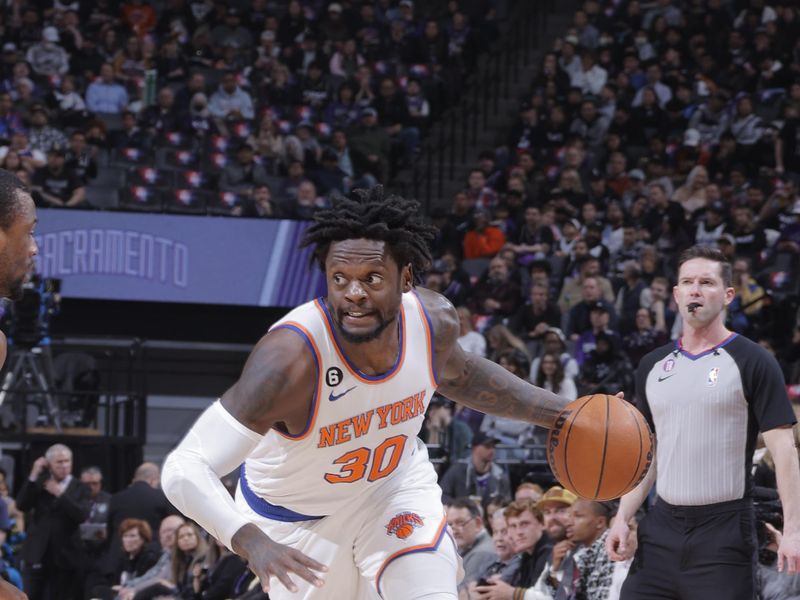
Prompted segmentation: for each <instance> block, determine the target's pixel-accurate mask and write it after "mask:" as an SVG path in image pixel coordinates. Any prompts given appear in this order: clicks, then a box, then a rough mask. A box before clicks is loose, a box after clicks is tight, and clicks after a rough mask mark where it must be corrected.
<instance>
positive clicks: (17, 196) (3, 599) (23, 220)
mask: <svg viewBox="0 0 800 600" xmlns="http://www.w3.org/2000/svg"><path fill="white" fill-rule="evenodd" d="M35 226H36V207H35V206H34V204H33V199H32V198H31V195H30V192H28V190H27V189H26V188H25V185H23V183H22V182H21V181H20V180H19V179H17V177H16V176H15V175H14V174H13V173H11V172H9V171H6V170H5V169H0V296H3V297H5V298H11V299H12V300H18V299H19V298H21V297H22V286H23V284H24V283H25V280H26V279H27V278H28V277H29V275H30V273H32V272H33V257H34V256H36V254H37V253H38V248H37V247H36V242H35V241H34V239H33V229H34V227H35ZM6 353H7V348H6V336H5V335H4V334H3V332H1V331H0V366H2V365H3V363H4V362H5V360H6ZM23 598H27V596H26V595H25V594H23V593H22V592H21V591H20V590H18V589H17V588H16V587H14V586H13V585H11V584H10V583H8V582H7V581H5V580H4V579H2V578H0V600H20V599H23Z"/></svg>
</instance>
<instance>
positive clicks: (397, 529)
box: [386, 512, 425, 540]
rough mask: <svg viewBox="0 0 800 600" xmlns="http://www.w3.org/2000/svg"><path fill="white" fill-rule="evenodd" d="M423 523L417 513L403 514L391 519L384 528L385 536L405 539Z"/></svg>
mask: <svg viewBox="0 0 800 600" xmlns="http://www.w3.org/2000/svg"><path fill="white" fill-rule="evenodd" d="M424 524H425V522H424V521H423V520H422V517H420V516H419V515H418V514H417V513H412V512H403V513H399V514H397V515H395V516H394V517H392V520H391V521H389V524H388V525H387V526H386V535H396V536H397V537H398V538H400V539H401V540H404V539H406V538H407V537H408V536H410V535H411V534H412V533H414V529H415V528H416V527H422V526H423V525H424Z"/></svg>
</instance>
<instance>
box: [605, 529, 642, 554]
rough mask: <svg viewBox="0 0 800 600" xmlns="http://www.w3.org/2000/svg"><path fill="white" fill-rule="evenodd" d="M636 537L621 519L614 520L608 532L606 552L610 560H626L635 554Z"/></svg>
mask: <svg viewBox="0 0 800 600" xmlns="http://www.w3.org/2000/svg"><path fill="white" fill-rule="evenodd" d="M636 546H637V540H636V535H635V534H634V532H633V531H631V528H630V527H628V524H627V523H626V522H625V521H623V520H622V519H615V520H614V524H613V525H612V526H611V527H610V528H609V530H608V537H607V538H606V552H608V557H609V558H610V559H611V560H628V559H629V558H632V557H633V555H634V554H635V553H636Z"/></svg>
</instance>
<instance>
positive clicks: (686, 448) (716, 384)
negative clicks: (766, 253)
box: [606, 246, 800, 600]
mask: <svg viewBox="0 0 800 600" xmlns="http://www.w3.org/2000/svg"><path fill="white" fill-rule="evenodd" d="M673 295H674V297H675V301H676V302H677V304H678V309H679V310H680V314H681V316H682V317H683V322H684V326H683V336H682V337H681V339H680V340H678V342H677V343H672V344H668V345H666V346H663V347H661V348H659V349H657V350H654V351H653V352H651V353H650V354H648V355H647V356H645V357H644V358H643V359H642V360H641V362H640V364H639V368H638V371H637V374H636V394H637V399H638V402H639V407H640V408H641V410H642V412H643V414H644V415H645V417H646V418H647V420H648V421H649V422H650V426H651V427H652V428H653V431H654V432H655V434H656V437H657V440H658V444H657V450H656V456H655V460H654V462H653V468H652V469H650V472H649V474H648V476H647V477H646V479H645V480H644V481H643V482H642V483H641V484H640V485H639V486H638V487H637V488H636V489H634V490H633V491H632V492H630V493H628V494H627V495H625V496H624V497H623V498H622V502H621V504H620V508H619V513H618V517H619V518H617V519H615V521H614V526H613V527H612V528H611V530H610V532H609V535H608V539H607V541H606V548H607V550H608V552H609V556H610V557H611V558H612V559H613V560H625V559H628V558H630V557H632V556H634V552H635V558H634V561H633V564H632V565H631V569H630V572H629V574H628V577H627V579H626V581H625V584H624V585H623V588H622V594H621V599H622V600H634V599H635V600H650V599H653V600H656V599H658V600H661V599H675V600H695V599H696V600H701V599H702V600H707V599H709V598H724V599H725V600H752V599H753V598H755V597H756V590H755V583H754V577H753V574H754V571H755V568H756V561H755V558H756V546H757V544H756V536H755V527H754V515H753V503H752V499H751V490H752V482H751V480H750V465H751V463H752V458H753V448H754V446H755V442H756V436H757V435H758V433H759V432H761V433H762V434H763V436H764V442H765V443H766V445H767V448H768V449H769V451H770V452H771V453H772V456H773V457H774V459H775V472H776V475H777V480H778V491H779V493H780V497H781V501H782V503H783V516H784V537H783V540H782V541H781V544H780V547H779V548H778V570H782V571H788V572H789V573H797V572H798V571H800V466H798V458H797V452H796V450H795V445H794V439H793V436H792V429H791V426H792V425H793V424H794V423H795V416H794V412H793V411H792V407H791V404H790V403H789V399H788V397H787V395H786V388H785V387H784V380H783V374H782V373H781V370H780V368H779V367H778V364H777V362H776V361H775V359H774V358H773V357H772V356H771V355H770V354H769V353H768V352H767V351H766V350H764V349H763V348H761V347H760V346H759V345H758V344H755V343H754V342H752V341H750V340H748V339H747V338H745V337H743V336H740V335H737V334H736V333H733V332H731V331H728V330H727V329H726V328H725V308H726V307H727V306H728V305H729V304H730V303H731V301H732V300H733V298H734V295H735V293H734V290H733V287H731V266H730V264H729V263H728V262H727V260H726V259H725V256H724V255H723V254H722V253H721V252H719V251H718V250H714V249H711V248H704V247H699V246H695V247H693V248H690V249H688V250H686V251H685V252H684V253H683V254H682V255H681V257H680V261H679V267H678V283H677V285H676V286H675V287H674V289H673ZM654 480H655V482H656V483H657V491H658V499H657V500H656V503H655V506H654V507H653V509H652V510H651V511H650V512H649V513H648V514H647V516H646V517H645V518H644V519H643V520H642V522H641V523H640V525H639V529H638V543H637V539H636V538H635V537H634V536H633V534H632V533H631V531H630V530H629V528H628V525H627V523H628V522H629V521H630V519H631V518H632V517H633V516H634V515H635V514H636V511H637V510H638V508H639V506H641V504H642V502H643V501H644V499H645V498H646V497H647V494H648V492H649V491H650V488H651V487H652V485H653V482H654Z"/></svg>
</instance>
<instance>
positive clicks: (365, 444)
mask: <svg viewBox="0 0 800 600" xmlns="http://www.w3.org/2000/svg"><path fill="white" fill-rule="evenodd" d="M392 326H395V325H392ZM396 326H397V327H398V332H399V339H400V351H399V353H398V356H397V359H396V361H395V364H394V366H393V367H392V368H391V369H390V370H389V371H388V372H387V373H384V374H383V375H380V376H370V375H366V374H364V373H362V372H360V371H359V370H358V369H357V367H356V366H355V365H354V364H352V362H351V361H350V360H349V359H348V357H347V356H346V354H345V352H344V350H343V349H342V347H341V345H340V343H339V340H338V335H337V333H336V332H335V330H334V326H333V320H332V317H331V315H330V313H329V312H328V310H327V307H326V306H325V303H324V302H323V300H322V299H317V300H314V301H312V302H308V303H306V304H303V305H302V306H299V307H297V308H296V309H294V310H292V311H291V312H290V313H289V314H288V315H286V316H285V317H284V318H283V319H281V320H280V321H278V322H277V323H276V324H275V325H274V326H273V327H272V328H271V330H275V329H278V328H286V329H291V330H293V331H294V332H295V333H297V334H298V335H299V336H300V337H301V338H303V340H304V341H305V343H306V344H307V345H308V347H309V348H310V349H311V351H312V353H313V355H314V360H315V362H316V365H317V382H316V387H315V391H314V399H313V402H312V405H311V410H310V413H309V416H308V421H307V422H306V426H305V428H304V429H303V431H302V432H301V433H300V434H298V435H295V436H292V435H288V434H286V433H283V432H281V431H278V430H276V429H272V430H270V431H269V432H268V433H267V434H266V435H265V436H264V439H263V440H262V442H261V443H260V444H259V445H258V446H257V447H256V448H255V450H254V451H253V452H252V454H251V455H250V456H249V457H248V458H247V460H246V462H245V465H244V469H243V476H244V481H243V486H242V488H243V493H244V495H245V497H246V498H247V501H248V503H249V504H250V505H251V506H255V505H258V504H261V505H263V506H262V509H263V510H264V511H265V513H264V514H269V515H273V514H274V515H275V518H277V519H279V520H284V519H283V518H282V515H283V516H286V517H287V518H286V519H285V520H299V517H302V516H308V517H321V516H327V515H330V514H332V513H334V512H336V511H337V509H339V508H340V507H342V506H344V505H347V504H349V503H352V502H353V501H355V500H357V499H359V498H363V497H364V496H365V495H366V494H368V493H369V492H370V491H372V490H374V489H376V488H377V487H379V486H384V485H393V484H396V483H398V482H400V481H402V480H403V478H404V477H405V476H406V475H407V474H408V472H409V469H418V468H421V469H430V470H432V469H433V467H432V465H431V464H430V462H429V461H428V453H427V449H426V448H425V446H424V444H422V442H421V441H419V440H418V439H417V434H418V433H419V430H420V428H421V426H422V422H423V419H424V416H425V410H426V409H427V407H428V402H429V401H430V399H431V396H432V395H433V392H434V390H435V389H436V386H437V381H436V372H435V367H434V364H433V358H434V353H433V331H432V327H431V322H430V319H429V317H428V315H427V313H426V311H425V308H424V307H423V305H422V302H421V301H420V299H419V297H418V296H417V295H416V293H415V292H409V293H406V294H403V300H402V306H401V310H400V313H399V315H398V319H397V325H396ZM264 501H266V502H264ZM264 507H266V508H264ZM284 513H285V514H284ZM295 513H297V514H295ZM287 515H288V516H287Z"/></svg>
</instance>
